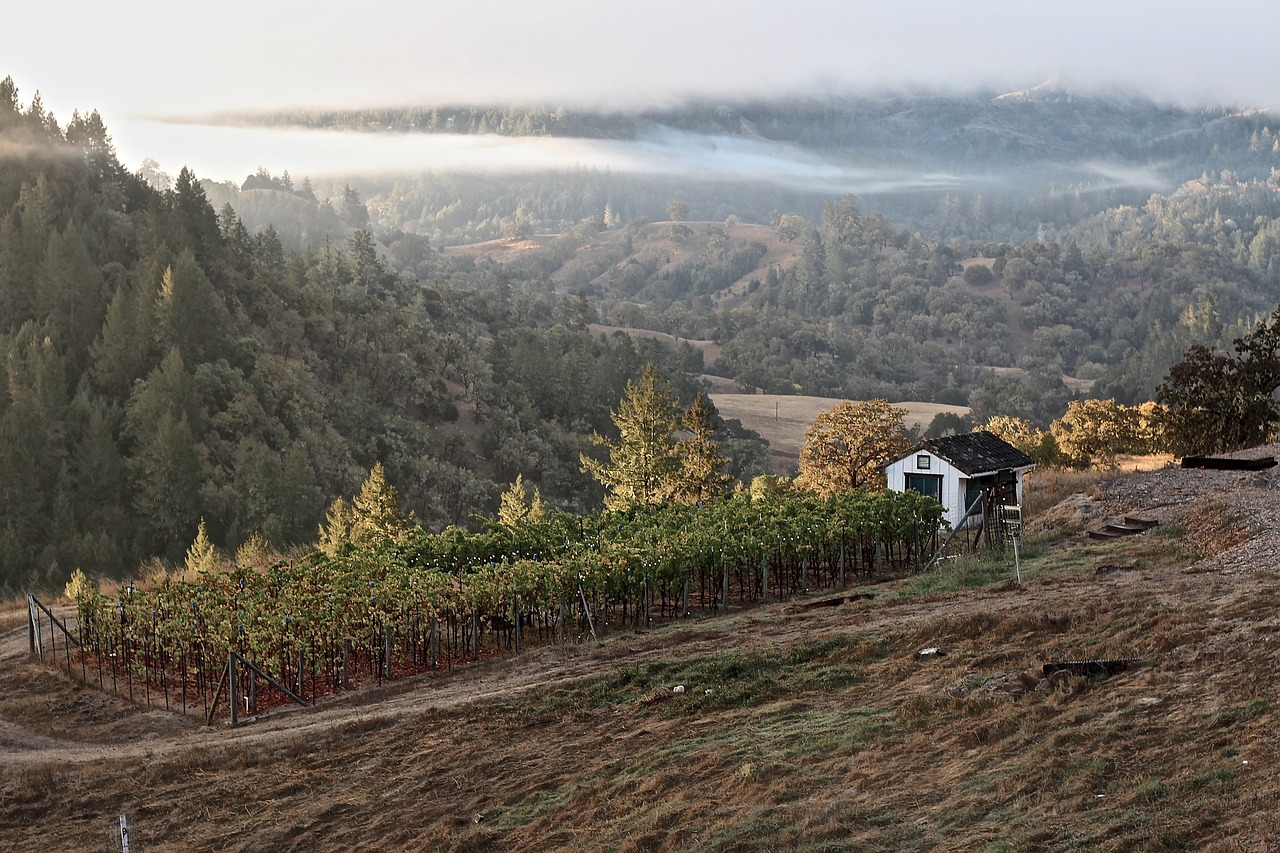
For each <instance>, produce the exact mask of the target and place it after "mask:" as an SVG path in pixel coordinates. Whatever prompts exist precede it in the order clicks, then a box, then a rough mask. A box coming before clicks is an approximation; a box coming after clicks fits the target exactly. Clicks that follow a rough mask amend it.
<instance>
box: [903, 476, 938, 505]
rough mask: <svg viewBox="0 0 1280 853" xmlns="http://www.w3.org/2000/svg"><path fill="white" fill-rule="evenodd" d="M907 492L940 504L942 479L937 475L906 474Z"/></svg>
mask: <svg viewBox="0 0 1280 853" xmlns="http://www.w3.org/2000/svg"><path fill="white" fill-rule="evenodd" d="M907 491H910V492H919V493H920V494H922V495H924V496H926V497H930V498H933V499H934V500H935V501H939V502H941V500H942V477H940V476H939V475H937V474H908V475H907Z"/></svg>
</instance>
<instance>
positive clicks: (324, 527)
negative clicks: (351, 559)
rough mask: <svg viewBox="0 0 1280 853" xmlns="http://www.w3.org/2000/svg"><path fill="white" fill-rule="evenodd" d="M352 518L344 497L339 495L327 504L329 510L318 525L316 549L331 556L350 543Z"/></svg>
mask: <svg viewBox="0 0 1280 853" xmlns="http://www.w3.org/2000/svg"><path fill="white" fill-rule="evenodd" d="M353 520H354V517H353V514H352V512H351V505H350V504H348V503H347V499H346V498H343V497H339V498H337V499H336V500H334V502H333V503H331V504H329V512H328V513H327V514H326V515H325V519H324V523H323V524H321V525H320V530H319V531H318V535H317V541H316V550H318V551H321V552H323V553H325V554H328V555H329V556H330V557H332V556H333V555H335V554H337V553H338V552H339V551H341V550H342V547H343V546H344V545H348V544H350V543H351V524H352V521H353Z"/></svg>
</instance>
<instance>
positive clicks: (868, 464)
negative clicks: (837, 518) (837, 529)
mask: <svg viewBox="0 0 1280 853" xmlns="http://www.w3.org/2000/svg"><path fill="white" fill-rule="evenodd" d="M906 414H907V412H906V410H905V409H900V408H898V407H896V406H891V405H890V404H889V402H888V401H887V400H868V401H866V402H861V403H855V402H851V401H849V400H845V401H843V402H841V403H839V404H838V405H836V406H835V407H834V408H831V409H828V410H827V411H825V412H822V413H821V414H819V415H818V416H817V417H816V418H814V421H813V425H812V426H810V427H809V429H808V430H806V431H805V434H804V444H803V446H802V447H801V448H800V474H799V476H798V477H797V478H796V484H797V485H798V486H799V487H800V488H802V489H808V490H810V491H814V492H818V493H819V494H822V495H835V494H841V493H843V492H851V491H853V490H854V489H859V488H881V487H883V486H884V466H885V465H886V464H887V463H888V462H890V461H892V460H893V458H894V457H895V456H897V455H899V454H902V453H905V452H906V451H907V449H908V446H909V445H908V442H907V437H906V433H905V426H904V418H905V417H906Z"/></svg>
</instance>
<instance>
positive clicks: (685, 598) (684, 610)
mask: <svg viewBox="0 0 1280 853" xmlns="http://www.w3.org/2000/svg"><path fill="white" fill-rule="evenodd" d="M680 597H681V601H682V603H681V606H680V615H681V616H688V615H689V575H688V574H686V575H685V576H684V590H683V591H682V592H681V595H680Z"/></svg>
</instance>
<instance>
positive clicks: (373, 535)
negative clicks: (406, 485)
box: [351, 462, 414, 545]
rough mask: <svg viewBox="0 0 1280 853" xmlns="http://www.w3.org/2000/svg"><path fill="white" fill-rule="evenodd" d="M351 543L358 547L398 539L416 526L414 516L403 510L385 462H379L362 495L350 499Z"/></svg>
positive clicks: (374, 467) (370, 474)
mask: <svg viewBox="0 0 1280 853" xmlns="http://www.w3.org/2000/svg"><path fill="white" fill-rule="evenodd" d="M351 512H352V516H353V517H352V521H351V541H352V542H355V543H356V544H357V545H364V544H369V543H372V542H377V541H380V540H384V539H399V538H400V537H401V536H403V535H404V534H405V532H407V531H408V530H410V529H412V528H413V526H414V522H413V515H412V514H411V513H410V514H406V513H404V512H402V511H401V509H400V496H399V495H398V494H397V493H396V487H395V486H393V485H391V483H390V482H389V481H388V480H387V473H386V471H385V469H383V467H382V463H381V462H378V463H376V464H375V465H374V466H373V468H372V470H370V471H369V477H368V479H366V480H365V481H364V485H362V486H361V487H360V493H359V494H358V495H356V496H355V497H354V498H352V499H351Z"/></svg>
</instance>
